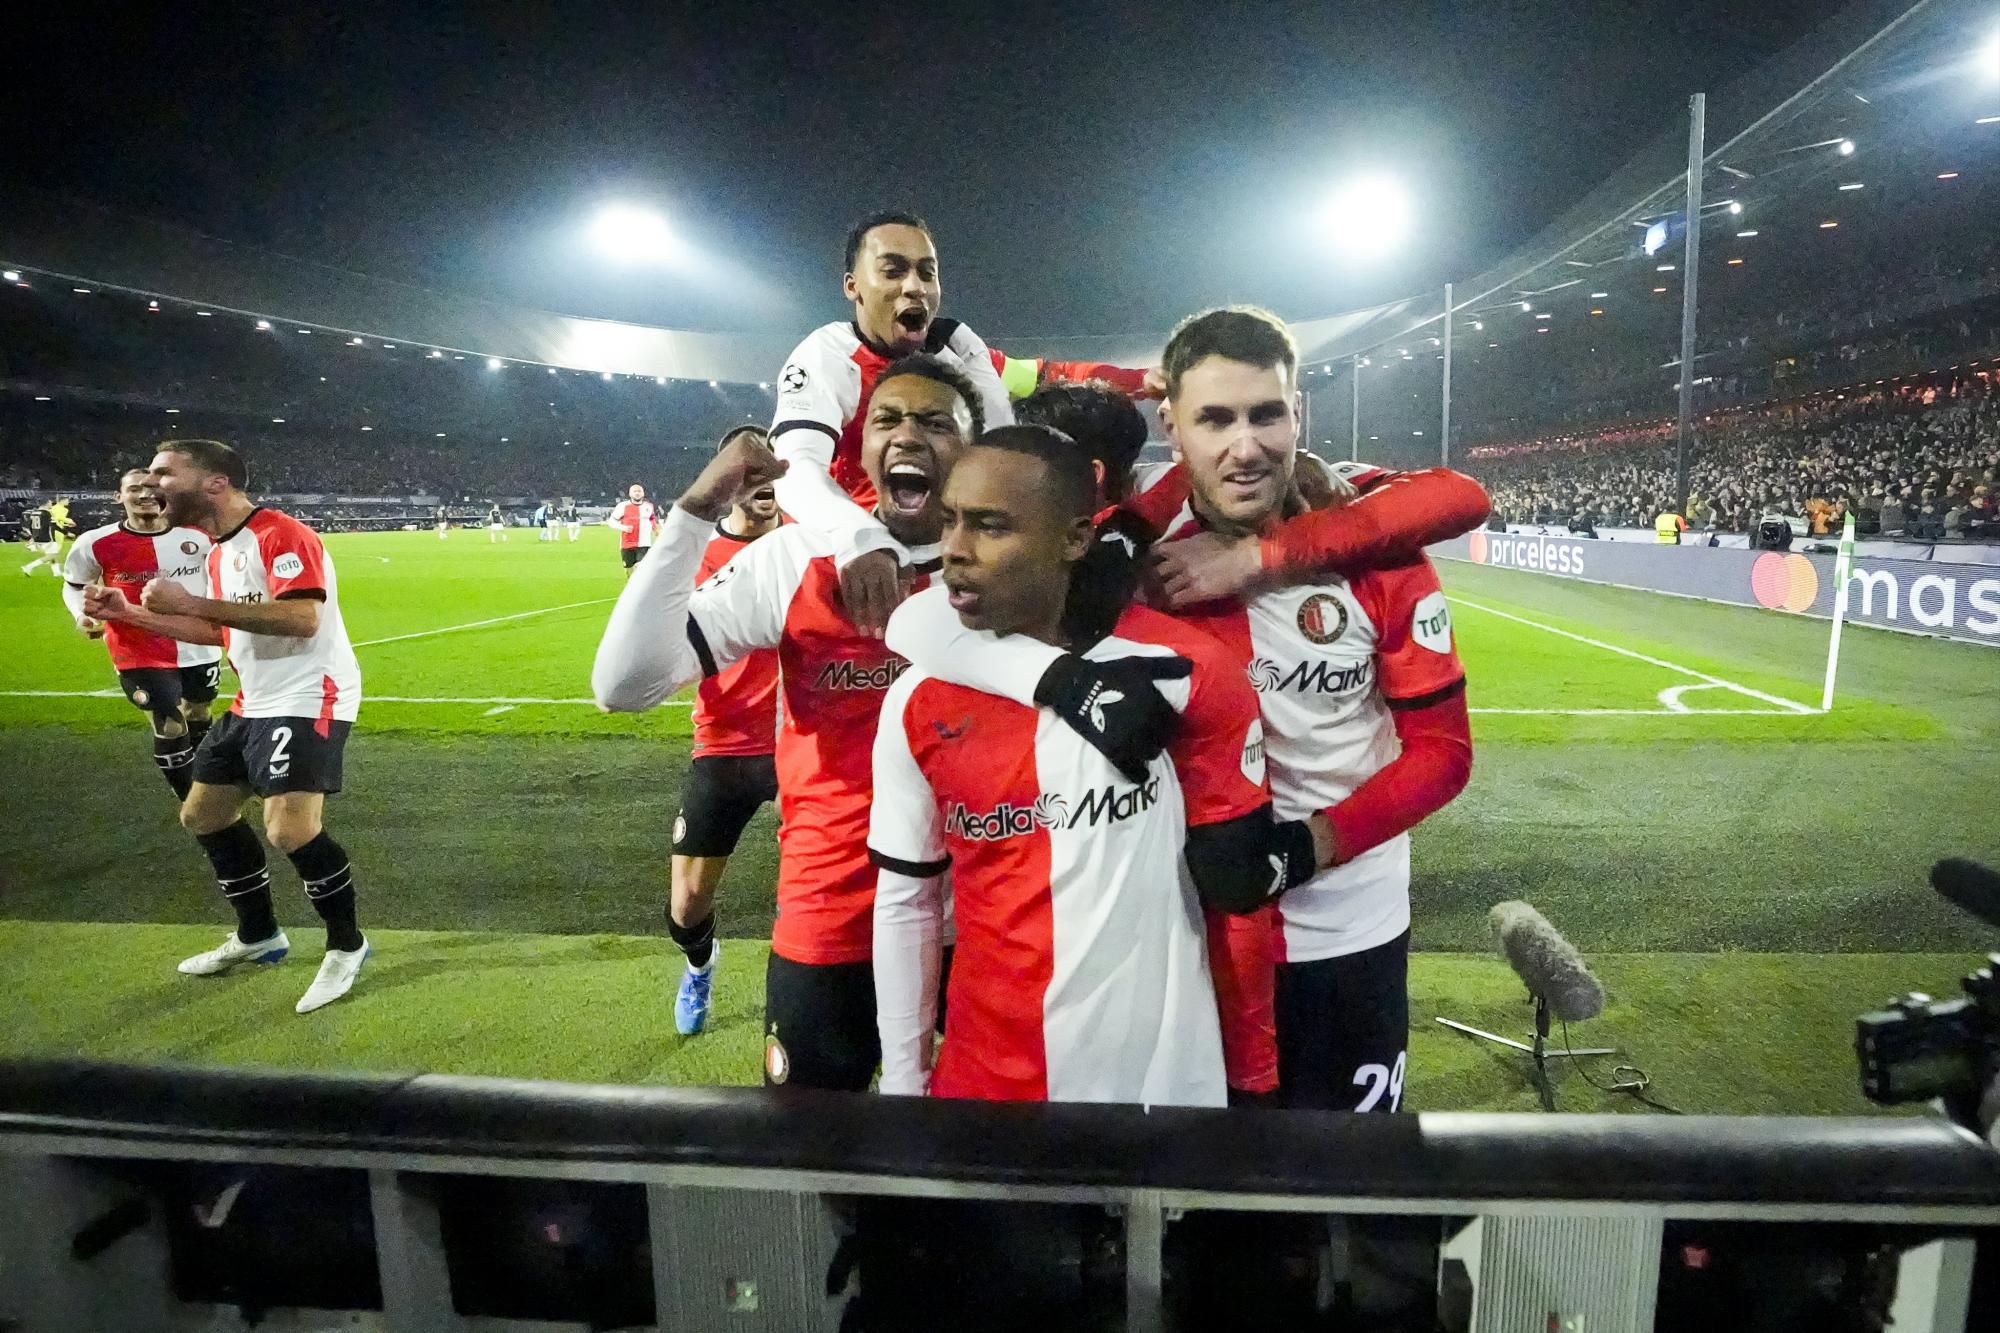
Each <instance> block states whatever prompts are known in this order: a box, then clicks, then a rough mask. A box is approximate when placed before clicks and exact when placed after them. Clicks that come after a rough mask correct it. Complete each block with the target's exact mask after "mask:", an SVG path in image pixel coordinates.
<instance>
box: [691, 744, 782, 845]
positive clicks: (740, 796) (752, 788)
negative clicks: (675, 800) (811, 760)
mask: <svg viewBox="0 0 2000 1333" xmlns="http://www.w3.org/2000/svg"><path fill="white" fill-rule="evenodd" d="M777 799H778V765H777V761H776V760H774V759H773V758H772V757H771V756H770V755H768V754H705V755H697V756H696V757H695V759H694V761H693V762H692V763H690V764H689V765H688V775H687V782H686V784H685V785H683V786H682V788H681V812H680V814H679V815H678V816H676V817H675V819H674V855H676V856H729V855H731V854H732V853H734V852H735V850H736V842H737V839H739V838H741V837H742V836H743V829H744V827H745V826H746V825H748V824H749V822H750V817H751V816H752V815H754V814H756V813H757V810H758V807H760V806H763V805H766V804H768V803H769V802H772V801H775V800H777Z"/></svg>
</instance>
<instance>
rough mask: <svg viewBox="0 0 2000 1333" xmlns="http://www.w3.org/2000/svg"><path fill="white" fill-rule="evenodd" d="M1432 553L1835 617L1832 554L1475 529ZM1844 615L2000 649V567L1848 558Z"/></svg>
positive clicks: (1565, 575)
mask: <svg viewBox="0 0 2000 1333" xmlns="http://www.w3.org/2000/svg"><path fill="white" fill-rule="evenodd" d="M1431 554H1433V555H1436V556H1441V557H1443V558H1445V559H1447V560H1463V561H1467V562H1469V563H1471V564H1475V565H1490V566H1492V567H1494V568H1499V569H1523V570H1528V571H1530V572H1532V573H1538V574H1552V575H1554V576H1556V577H1557V578H1570V579H1581V580H1583V581H1585V582H1589V583H1609V584H1613V585H1616V586H1618V587H1622V588H1639V589H1644V590H1646V591H1650V592H1665V593H1674V594H1677V595H1679V596H1682V597H1698V598H1701V599H1702V600H1704V601H1710V602H1727V603H1731V604H1734V605H1737V606H1756V607H1764V608H1767V609H1769V610H1774V611H1790V612H1794V613H1796V614H1799V615H1810V616H1820V617H1826V618H1830V617H1831V616H1832V615H1833V604H1834V593H1835V591H1836V589H1835V586H1834V559H1835V558H1834V556H1833V555H1831V554H1827V555H1806V554H1803V553H1800V552H1797V551H1749V550H1740V549H1731V548H1729V547H1715V546H1642V545H1639V544H1637V543H1633V542H1602V541H1592V540H1590V539H1589V538H1585V537H1558V536H1543V535H1532V534H1525V533H1503V532H1474V533H1469V534H1467V535H1466V536H1463V537H1456V538H1453V539H1452V540H1451V541H1448V542H1441V543H1439V544H1438V545H1436V546H1433V547H1432V548H1431ZM1847 618H1848V619H1849V620H1850V621H1854V622H1858V623H1860V624H1864V625H1875V626H1878V627H1880V628H1884V629H1900V630H1906V631H1908V632H1911V633H1915V634H1929V635H1935V636H1938V637H1940V638H1947V639H1957V640H1959V641H1960V642H1963V643H1978V644H1985V645H1986V646H1988V647H2000V570H1995V571H1991V572H1988V571H1986V570H1985V568H1984V567H1983V566H1978V565H1949V564H1946V565H1941V564H1939V563H1938V562H1936V561H1930V560H1872V559H1869V558H1867V557H1865V556H1864V557H1860V558H1858V559H1856V560H1855V562H1854V572H1853V584H1852V586H1851V588H1850V589H1849V592H1848V599H1847Z"/></svg>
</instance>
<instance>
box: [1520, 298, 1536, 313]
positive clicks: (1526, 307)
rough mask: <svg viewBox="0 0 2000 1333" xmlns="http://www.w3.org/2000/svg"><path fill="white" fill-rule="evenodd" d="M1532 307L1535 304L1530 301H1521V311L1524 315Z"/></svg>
mask: <svg viewBox="0 0 2000 1333" xmlns="http://www.w3.org/2000/svg"><path fill="white" fill-rule="evenodd" d="M1534 308H1535V304H1534V302H1532V301H1523V302H1521V313H1522V314H1524V315H1525V314H1527V313H1528V312H1529V311H1530V310H1533V309H1534Z"/></svg>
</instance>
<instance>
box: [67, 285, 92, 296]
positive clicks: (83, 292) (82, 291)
mask: <svg viewBox="0 0 2000 1333" xmlns="http://www.w3.org/2000/svg"><path fill="white" fill-rule="evenodd" d="M70 290H71V291H73V292H75V293H76V294H77V295H78V296H88V295H90V288H88V287H72V288H70Z"/></svg>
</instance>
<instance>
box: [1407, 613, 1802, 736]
mask: <svg viewBox="0 0 2000 1333" xmlns="http://www.w3.org/2000/svg"><path fill="white" fill-rule="evenodd" d="M1446 600H1447V601H1452V602H1456V603H1458V604H1459V605H1460V606H1469V607H1471V608H1472V609H1473V610H1475V611H1484V612H1485V613H1486V614H1487V615H1489V616H1499V617H1500V618H1501V619H1502V620H1511V621H1513V622H1514V623H1516V624H1518V625H1526V626H1528V627H1529V628H1530V629H1538V630H1542V631H1544V632H1546V633H1549V634H1556V635H1560V636H1561V637H1563V638H1565V639H1574V640H1575V641H1576V642H1578V643H1582V644H1588V645H1589V646H1590V647H1592V648H1602V649H1603V650H1604V651H1605V652H1607V653H1617V654H1618V655H1619V656H1620V657H1629V658H1632V659H1633V660H1634V661H1638V662H1644V663H1646V664H1647V665H1648V666H1656V667H1659V668H1660V669H1661V670H1663V671H1674V672H1678V673H1680V674H1681V675H1683V676H1692V677H1694V678H1695V679H1696V680H1699V681H1704V682H1706V683H1708V684H1710V685H1719V686H1721V687H1722V688H1723V689H1725V690H1734V691H1736V693H1738V694H1742V695H1747V696H1749V697H1750V698H1752V699H1761V700H1763V701H1764V702H1765V703H1767V704H1776V705H1778V707H1780V708H1782V709H1785V710H1786V711H1788V712H1792V713H1801V714H1807V713H1809V714H1815V715H1816V714H1818V712H1819V710H1818V709H1817V708H1811V707H1808V706H1807V705H1805V704H1802V703H1799V702H1797V701H1796V700H1792V699H1782V698H1779V697H1778V696H1777V695H1775V694H1766V693H1764V691H1762V690H1753V689H1751V688H1750V687H1749V686H1748V685H1738V684H1737V683H1736V682H1735V681H1731V680H1724V679H1723V678H1722V677H1720V676H1711V675H1709V674H1708V673H1707V672H1706V671H1696V670H1695V669H1694V668H1693V667H1685V666H1682V665H1681V664H1680V663H1678V662H1669V661H1666V660H1665V659H1663V658H1658V657H1649V656H1648V655H1646V654H1645V653H1641V652H1634V651H1633V650H1632V649H1630V648H1620V647H1619V646H1618V645H1617V644H1615V643H1606V642H1604V640H1602V639H1593V638H1589V637H1588V636H1586V635H1582V634H1575V633H1572V632H1571V631H1569V630H1566V629H1557V628H1556V627H1555V626H1554V625H1544V624H1543V623H1542V622H1541V621H1539V620H1530V619H1528V618H1527V617H1526V616H1517V615H1514V614H1513V613H1512V612H1509V611H1501V610H1499V609H1497V608H1495V607H1491V606H1483V605H1481V604H1480V603H1478V602H1475V601H1471V600H1469V599H1467V598H1464V597H1455V596H1452V595H1450V594H1446ZM1689 711H1690V712H1694V711H1696V710H1693V709H1690V710H1689ZM1723 711H1727V710H1723Z"/></svg>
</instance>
